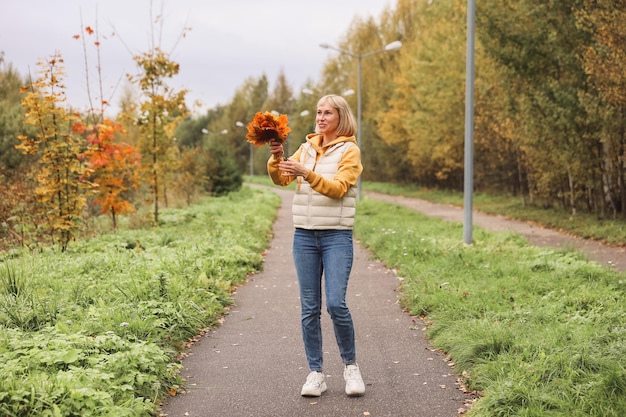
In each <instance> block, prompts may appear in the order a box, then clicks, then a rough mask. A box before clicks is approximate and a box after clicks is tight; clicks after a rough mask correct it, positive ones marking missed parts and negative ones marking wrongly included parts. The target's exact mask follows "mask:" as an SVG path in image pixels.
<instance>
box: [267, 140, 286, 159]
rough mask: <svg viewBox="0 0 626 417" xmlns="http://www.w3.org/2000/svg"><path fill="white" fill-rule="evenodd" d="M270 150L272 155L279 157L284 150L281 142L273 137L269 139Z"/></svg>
mask: <svg viewBox="0 0 626 417" xmlns="http://www.w3.org/2000/svg"><path fill="white" fill-rule="evenodd" d="M270 152H271V153H272V155H274V156H275V157H276V158H280V157H282V156H283V154H284V150H283V144H282V143H281V142H279V141H277V140H275V139H272V140H271V141H270Z"/></svg>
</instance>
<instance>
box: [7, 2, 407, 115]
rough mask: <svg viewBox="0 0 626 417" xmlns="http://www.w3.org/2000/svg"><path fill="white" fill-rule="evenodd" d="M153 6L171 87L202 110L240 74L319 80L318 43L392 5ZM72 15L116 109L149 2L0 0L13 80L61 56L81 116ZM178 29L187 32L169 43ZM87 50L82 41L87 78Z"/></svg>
mask: <svg viewBox="0 0 626 417" xmlns="http://www.w3.org/2000/svg"><path fill="white" fill-rule="evenodd" d="M152 4H153V13H154V14H160V10H161V1H160V0H154V1H153V3H152ZM163 4H164V9H163V11H164V13H163V15H164V17H165V19H164V26H163V30H162V31H161V33H162V41H161V46H162V48H163V49H164V50H165V51H172V50H173V51H172V55H171V58H172V59H173V60H175V61H177V62H178V63H179V64H180V65H181V72H180V74H179V75H178V76H177V77H176V79H175V81H174V83H173V84H174V85H175V86H177V87H179V88H186V89H188V90H189V93H188V99H189V103H188V104H191V103H192V101H195V100H201V101H202V103H203V105H204V108H210V107H213V106H215V105H217V104H227V103H228V102H229V101H230V99H231V98H232V96H233V94H234V92H235V90H236V89H237V88H239V87H241V85H242V84H243V82H244V80H245V79H246V78H248V77H259V76H261V75H262V74H266V75H267V76H268V78H269V81H270V82H271V83H273V82H274V81H275V80H276V77H277V75H278V73H279V72H280V71H281V70H283V71H284V72H285V74H286V76H287V79H288V81H289V83H290V84H291V86H292V88H293V89H294V91H298V90H299V89H300V88H302V86H303V84H304V83H305V82H306V80H307V79H313V80H319V78H320V74H321V71H322V67H323V63H324V61H325V60H326V59H327V58H328V57H329V56H331V55H335V54H336V53H334V52H332V51H329V50H324V49H322V48H320V47H319V44H320V43H329V44H332V45H337V44H338V43H339V42H340V41H341V40H342V39H343V37H344V36H345V35H346V34H347V31H348V28H349V26H350V24H351V22H352V21H353V19H354V18H355V17H361V18H368V17H370V16H371V17H374V18H375V19H376V20H377V21H378V19H379V16H380V14H381V12H382V11H383V10H384V9H385V8H387V7H393V6H395V0H313V1H310V0H220V1H216V0H165V1H164V3H163ZM81 15H82V23H83V25H84V26H91V27H94V28H95V26H96V22H97V24H98V29H99V33H100V35H101V37H102V41H101V44H102V46H101V58H102V71H103V78H104V91H105V93H104V96H105V98H111V96H112V102H113V103H117V102H118V101H119V97H120V92H121V89H122V87H121V85H123V84H124V83H125V74H126V73H136V67H135V65H134V61H133V60H132V55H133V54H138V53H143V52H147V51H148V50H149V46H150V39H151V35H150V21H151V19H150V1H149V0H100V1H96V0H0V51H2V52H4V59H5V62H6V63H11V64H12V65H13V66H14V67H15V68H16V69H17V70H18V71H19V72H20V73H21V74H22V75H26V74H28V73H29V72H30V73H31V74H33V75H34V74H35V73H36V70H37V67H36V63H37V61H38V60H39V59H40V58H46V57H49V56H50V55H51V54H53V53H55V52H56V51H58V52H61V53H62V55H63V58H64V60H65V69H66V72H67V75H66V80H65V81H66V86H67V91H66V94H67V96H68V101H69V104H71V105H72V106H74V107H79V108H80V109H81V110H85V109H87V107H88V105H87V103H88V102H87V93H86V82H85V60H84V56H85V55H84V53H83V45H82V42H81V41H79V40H76V39H74V38H73V36H74V35H76V34H79V33H80V26H81ZM185 27H190V28H191V30H190V31H189V32H188V33H187V36H186V37H185V38H184V39H181V40H180V42H179V43H178V44H176V41H177V39H178V38H179V35H180V33H181V32H182V31H183V28H185ZM155 28H156V29H157V34H158V33H159V30H158V27H155ZM114 33H115V35H114V36H113V34H114ZM88 39H89V40H90V42H92V41H93V40H94V38H88ZM392 40H393V39H392ZM389 41H391V40H389ZM157 43H158V39H157ZM382 46H383V45H376V46H375V47H376V48H379V47H382ZM94 51H95V49H94V48H93V47H91V46H90V45H89V44H88V46H87V56H88V60H89V61H90V77H91V79H92V80H93V79H94V78H95V77H96V72H95V67H96V62H95V53H94ZM119 80H122V81H121V84H120V86H119V87H117V89H115V85H116V84H118V82H119ZM90 85H91V91H92V94H95V93H97V89H96V85H95V83H94V82H93V81H92V82H90Z"/></svg>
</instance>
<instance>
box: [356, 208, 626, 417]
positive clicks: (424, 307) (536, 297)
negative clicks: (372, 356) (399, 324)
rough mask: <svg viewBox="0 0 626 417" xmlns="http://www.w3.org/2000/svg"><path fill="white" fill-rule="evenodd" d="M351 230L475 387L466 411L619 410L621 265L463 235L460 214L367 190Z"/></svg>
mask: <svg viewBox="0 0 626 417" xmlns="http://www.w3.org/2000/svg"><path fill="white" fill-rule="evenodd" d="M355 234H356V236H357V237H358V238H359V240H360V241H361V242H362V243H363V244H364V245H365V246H367V247H368V248H369V249H370V250H371V251H372V252H373V253H374V254H375V256H376V257H377V258H379V259H381V260H383V261H384V262H385V263H386V264H387V266H388V267H390V268H395V269H397V271H398V274H399V275H400V276H401V277H402V278H403V284H402V297H403V298H402V302H403V305H404V307H405V308H406V309H407V310H408V311H410V313H411V314H413V315H415V316H421V317H423V318H424V319H425V320H426V321H427V323H429V327H428V337H429V338H430V340H431V343H432V344H433V345H434V346H435V347H437V348H439V349H441V350H443V351H445V352H447V353H448V354H449V355H450V357H451V358H452V360H453V361H454V363H455V367H456V370H457V372H458V373H459V374H462V375H464V377H465V379H466V381H465V382H466V385H467V386H468V387H469V388H470V389H473V390H477V391H478V392H480V393H481V395H482V398H481V399H480V401H478V402H477V403H476V405H475V406H474V407H473V408H472V410H471V412H470V413H469V415H471V416H474V417H494V416H551V417H552V416H555V417H556V416H559V417H561V416H562V417H583V416H585V417H589V416H594V417H620V416H624V415H626V363H625V362H624V359H623V358H624V357H626V311H625V310H624V296H625V295H626V282H625V278H624V275H622V274H620V273H618V272H614V271H612V270H609V269H606V268H603V267H602V266H600V265H598V264H595V263H592V262H587V261H585V260H584V258H583V257H582V256H581V255H580V254H579V253H577V252H572V251H562V250H554V249H545V248H536V247H533V246H530V245H528V244H526V242H525V241H524V240H523V239H522V238H520V237H519V236H517V235H514V234H509V233H498V234H495V233H488V232H486V231H484V230H482V229H477V230H476V231H475V243H474V244H473V245H464V244H463V242H462V234H463V231H462V225H461V224H460V223H450V222H445V221H443V220H439V219H433V218H429V217H426V216H424V215H422V214H420V213H416V212H414V211H411V210H409V209H406V208H402V207H399V206H395V205H391V204H388V203H383V202H380V201H376V200H374V199H369V198H367V197H365V198H364V199H363V200H362V201H361V203H360V205H359V215H358V216H357V223H356V229H355Z"/></svg>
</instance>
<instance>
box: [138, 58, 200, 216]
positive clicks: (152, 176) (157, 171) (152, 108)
mask: <svg viewBox="0 0 626 417" xmlns="http://www.w3.org/2000/svg"><path fill="white" fill-rule="evenodd" d="M134 59H135V62H136V63H137V66H138V67H139V69H140V70H141V73H140V74H139V75H137V76H131V77H130V79H131V81H132V82H136V83H137V85H138V86H139V89H140V91H141V93H142V96H143V99H144V100H143V101H142V103H141V105H140V108H139V112H138V114H137V125H138V127H139V131H140V132H141V137H140V142H139V151H140V153H141V155H142V157H143V160H142V170H143V173H144V178H146V179H147V182H148V183H149V184H150V190H151V193H152V199H153V203H154V222H155V224H158V221H159V196H160V195H162V196H164V198H165V195H166V193H167V182H166V180H167V173H168V172H173V171H175V170H176V168H177V164H178V159H177V158H176V155H177V154H178V152H177V151H178V149H177V146H176V143H175V141H174V138H175V136H174V131H175V129H176V126H177V124H178V123H179V122H180V121H182V120H184V119H185V117H186V116H187V113H188V110H187V106H186V104H185V95H186V93H187V91H186V90H180V91H176V90H174V89H173V88H172V87H170V86H168V85H167V83H166V80H167V79H169V78H172V77H174V76H175V75H176V74H178V71H179V69H180V67H179V64H178V63H176V62H174V61H172V60H171V59H170V58H169V55H168V54H167V53H165V52H164V51H162V50H161V49H160V48H158V47H155V48H153V49H152V50H150V51H149V52H146V53H143V54H140V55H137V56H135V57H134Z"/></svg>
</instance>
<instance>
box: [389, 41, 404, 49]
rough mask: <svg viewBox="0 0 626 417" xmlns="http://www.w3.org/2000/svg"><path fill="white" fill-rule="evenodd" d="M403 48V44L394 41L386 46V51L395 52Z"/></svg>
mask: <svg viewBox="0 0 626 417" xmlns="http://www.w3.org/2000/svg"><path fill="white" fill-rule="evenodd" d="M400 48H402V42H400V41H393V42H391V43H389V44H387V45H385V51H395V50H396V49H400Z"/></svg>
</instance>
